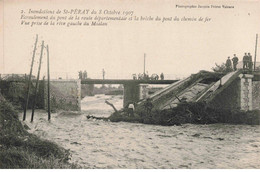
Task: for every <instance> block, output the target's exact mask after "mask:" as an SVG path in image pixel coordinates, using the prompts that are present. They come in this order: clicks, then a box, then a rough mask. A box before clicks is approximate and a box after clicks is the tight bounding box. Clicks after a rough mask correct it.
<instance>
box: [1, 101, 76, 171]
mask: <svg viewBox="0 0 260 172" xmlns="http://www.w3.org/2000/svg"><path fill="white" fill-rule="evenodd" d="M0 148H1V149H0V168H79V166H77V165H75V164H70V163H68V160H69V159H70V153H69V151H68V150H66V149H64V148H61V147H60V146H58V145H57V144H55V143H52V142H50V141H47V140H43V139H40V138H38V137H37V136H35V135H34V134H30V133H28V132H27V131H26V130H25V129H24V126H23V125H22V123H21V122H20V121H19V119H18V116H17V112H16V110H15V109H14V108H13V106H12V105H11V104H10V103H9V102H7V101H5V100H4V101H1V102H0Z"/></svg>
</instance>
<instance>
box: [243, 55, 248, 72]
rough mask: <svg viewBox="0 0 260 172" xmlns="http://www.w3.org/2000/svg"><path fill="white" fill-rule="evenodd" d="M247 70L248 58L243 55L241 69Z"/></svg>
mask: <svg viewBox="0 0 260 172" xmlns="http://www.w3.org/2000/svg"><path fill="white" fill-rule="evenodd" d="M247 68H248V56H247V54H246V53H245V55H244V57H243V69H247Z"/></svg>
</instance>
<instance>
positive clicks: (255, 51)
mask: <svg viewBox="0 0 260 172" xmlns="http://www.w3.org/2000/svg"><path fill="white" fill-rule="evenodd" d="M257 38H258V34H256V40H255V63H254V71H255V67H256V52H257Z"/></svg>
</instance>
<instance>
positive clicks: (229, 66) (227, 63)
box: [226, 57, 232, 72]
mask: <svg viewBox="0 0 260 172" xmlns="http://www.w3.org/2000/svg"><path fill="white" fill-rule="evenodd" d="M231 65H232V64H231V60H230V57H228V59H227V61H226V68H227V71H228V72H230V71H231V70H232V66H231Z"/></svg>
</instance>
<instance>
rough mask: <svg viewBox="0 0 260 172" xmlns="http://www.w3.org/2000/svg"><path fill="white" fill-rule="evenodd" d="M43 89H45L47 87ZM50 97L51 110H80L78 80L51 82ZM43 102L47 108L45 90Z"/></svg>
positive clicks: (79, 83)
mask: <svg viewBox="0 0 260 172" xmlns="http://www.w3.org/2000/svg"><path fill="white" fill-rule="evenodd" d="M46 84H47V82H46ZM45 89H47V85H46V87H45ZM50 95H51V96H50V100H51V110H56V109H62V110H71V111H80V110H81V82H80V80H64V79H62V80H51V81H50ZM45 102H46V103H45V105H46V107H47V90H45Z"/></svg>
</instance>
